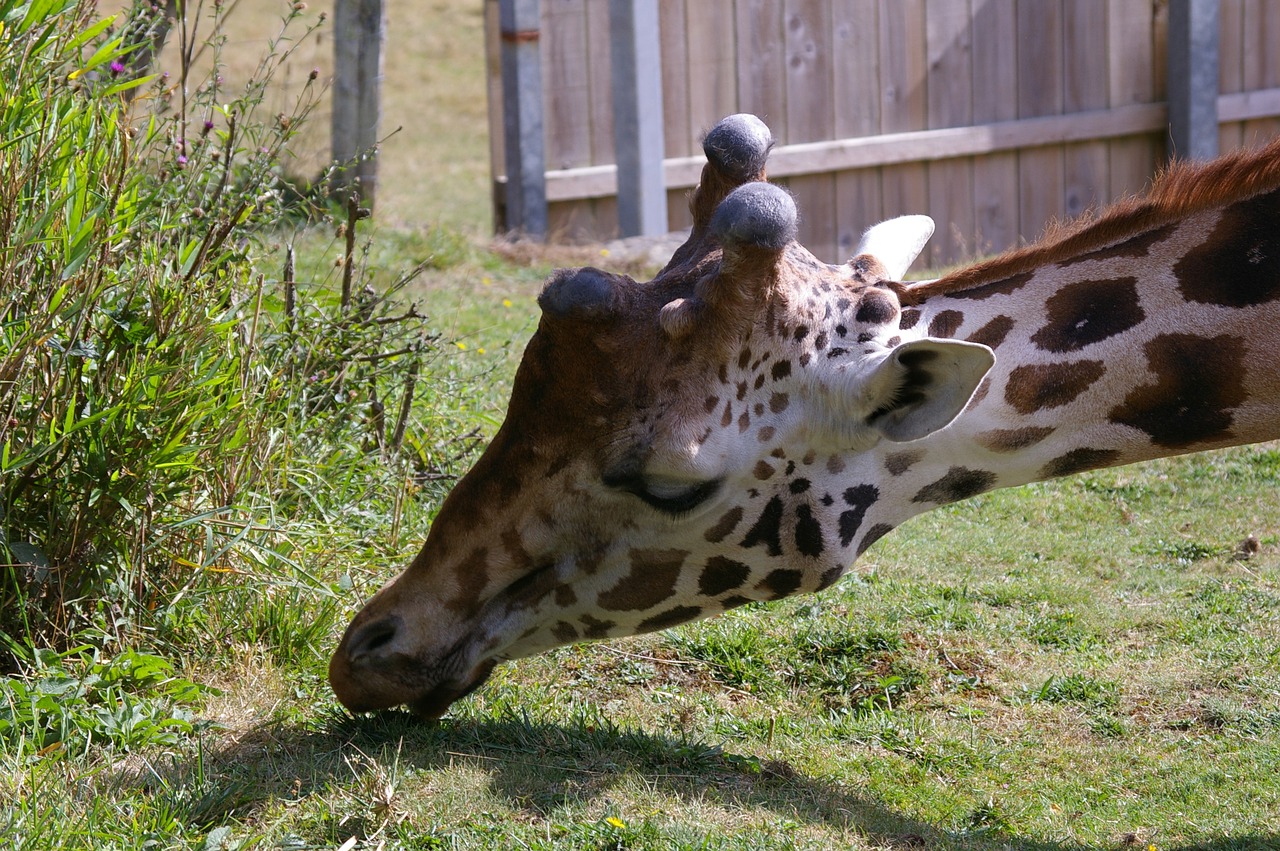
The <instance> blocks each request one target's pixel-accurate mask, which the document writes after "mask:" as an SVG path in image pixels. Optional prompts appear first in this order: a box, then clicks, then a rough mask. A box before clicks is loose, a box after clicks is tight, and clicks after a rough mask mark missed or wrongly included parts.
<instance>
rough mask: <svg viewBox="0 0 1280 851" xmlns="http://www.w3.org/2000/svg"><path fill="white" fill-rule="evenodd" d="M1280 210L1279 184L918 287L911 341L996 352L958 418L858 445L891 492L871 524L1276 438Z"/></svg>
mask: <svg viewBox="0 0 1280 851" xmlns="http://www.w3.org/2000/svg"><path fill="white" fill-rule="evenodd" d="M1277 220H1280V191H1274V190H1273V191H1271V192H1269V193H1264V194H1262V195H1260V196H1256V197H1253V198H1250V199H1247V200H1244V201H1236V202H1233V203H1230V204H1228V205H1226V206H1223V207H1220V208H1216V209H1207V210H1202V211H1200V212H1197V213H1194V214H1192V215H1190V216H1188V217H1186V218H1183V219H1181V220H1178V221H1173V222H1166V223H1163V224H1158V225H1156V226H1153V227H1149V228H1146V229H1139V231H1138V232H1137V233H1129V234H1126V235H1123V236H1121V237H1119V238H1117V239H1115V240H1113V241H1111V242H1110V243H1108V244H1105V245H1102V246H1097V247H1093V248H1091V249H1090V250H1088V251H1086V252H1083V253H1081V254H1079V255H1077V256H1069V257H1065V258H1061V259H1056V260H1051V261H1047V262H1039V263H1037V264H1035V265H1033V266H1031V267H1030V268H1026V264H1025V262H1024V263H1022V265H1021V266H1018V265H1013V266H1009V265H1006V266H1001V265H999V264H995V265H993V266H991V267H990V268H989V270H988V271H987V272H986V273H985V274H984V275H983V276H982V277H980V278H978V279H977V280H972V281H966V282H965V283H964V285H963V286H960V287H957V286H956V284H955V282H953V281H948V280H947V279H945V278H944V279H942V280H941V281H939V282H936V283H934V284H927V285H924V286H923V287H921V288H920V289H919V291H917V292H913V293H911V296H912V298H914V300H916V301H917V302H918V303H917V304H916V305H915V306H913V307H908V308H907V309H906V310H905V311H904V313H903V318H902V322H901V324H902V328H903V336H904V339H909V338H911V337H912V336H926V335H927V336H934V337H952V338H955V339H961V340H969V341H973V342H980V343H984V344H985V345H988V346H990V347H991V348H992V349H993V350H994V351H995V353H996V365H995V367H994V368H993V369H992V371H991V372H990V374H989V375H988V377H987V378H986V380H985V381H984V382H983V384H982V385H981V386H980V387H979V389H978V391H977V393H976V394H975V396H974V398H973V400H972V401H971V402H970V404H969V406H968V408H967V409H966V410H965V412H964V413H963V414H961V416H960V417H958V418H957V420H956V421H955V422H954V423H953V424H952V425H951V426H949V427H948V428H946V429H943V430H942V431H940V432H938V433H936V434H934V435H931V436H930V437H929V438H927V439H925V440H921V441H915V442H913V443H904V444H889V443H884V444H881V445H880V446H879V447H878V448H877V451H875V452H872V453H869V454H868V456H867V458H866V459H865V460H864V461H863V462H862V463H863V464H864V465H866V468H865V469H862V470H860V471H859V472H858V473H857V474H856V475H860V476H863V477H865V478H866V480H867V481H869V482H870V481H875V480H877V479H879V480H883V479H884V477H885V474H886V473H887V474H889V476H890V477H891V478H892V479H893V480H894V485H893V487H892V488H891V490H892V492H893V493H894V494H896V495H897V496H896V498H890V499H886V500H881V501H880V502H878V503H877V505H876V506H875V509H874V511H873V514H875V515H879V516H875V517H873V516H868V518H867V521H868V525H869V526H876V525H877V524H878V526H879V527H892V526H893V525H897V524H898V523H900V522H902V520H905V519H906V518H907V517H909V516H912V515H914V514H917V513H920V512H922V511H925V510H928V509H930V508H933V507H936V506H938V505H940V504H945V503H948V502H953V501H956V500H958V499H963V498H965V497H968V496H972V495H974V494H976V493H980V492H984V491H987V490H992V489H995V488H1000V487H1010V486H1015V485H1021V484H1026V483H1028V482H1034V481H1040V480H1044V479H1050V478H1054V477H1057V476H1064V475H1069V474H1072V473H1078V472H1082V471H1085V470H1090V469H1096V468H1100V467H1111V466H1117V465H1122V464H1129V463H1133V462H1137V461H1143V460H1148V459H1152V458H1158V457H1164V456H1170V455H1178V454H1182V453H1186V452H1194V451H1199V450H1204V449H1213V448H1219V447H1225V446H1233V445H1239V444H1246V443H1255V442H1260V441H1264V440H1271V439H1275V438H1280V375H1278V374H1277V373H1278V372H1280V370H1277V368H1276V365H1277V359H1278V358H1280V235H1277V234H1276V233H1275V229H1274V227H1269V226H1268V225H1267V223H1268V222H1275V221H1277ZM1015 259H1018V258H1015ZM934 293H936V294H934ZM885 531H887V529H885ZM873 539H874V537H873ZM861 548H865V547H860V549H861Z"/></svg>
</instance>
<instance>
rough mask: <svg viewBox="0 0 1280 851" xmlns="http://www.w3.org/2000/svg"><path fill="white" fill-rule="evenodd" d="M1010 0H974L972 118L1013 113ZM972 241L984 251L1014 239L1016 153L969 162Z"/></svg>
mask: <svg viewBox="0 0 1280 851" xmlns="http://www.w3.org/2000/svg"><path fill="white" fill-rule="evenodd" d="M1016 12H1017V9H1016V6H1015V0H974V6H973V120H974V121H975V122H979V123H986V122H996V121H1010V120H1012V119H1015V118H1017V117H1018V88H1017V80H1018V76H1017V72H1018V29H1017V18H1016ZM973 193H974V198H973V221H974V227H973V233H972V234H971V237H970V238H971V239H972V240H973V245H972V246H971V247H970V250H971V251H972V253H974V254H983V253H987V252H990V251H993V250H996V249H1000V248H1005V247H1007V246H1011V245H1016V244H1017V241H1018V155H1017V154H1016V153H1006V152H1000V153H993V154H989V155H986V156H978V157H975V158H974V161H973Z"/></svg>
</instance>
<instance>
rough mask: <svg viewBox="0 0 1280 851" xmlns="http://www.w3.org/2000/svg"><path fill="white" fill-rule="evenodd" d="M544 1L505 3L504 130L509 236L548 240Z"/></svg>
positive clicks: (502, 15)
mask: <svg viewBox="0 0 1280 851" xmlns="http://www.w3.org/2000/svg"><path fill="white" fill-rule="evenodd" d="M540 5H541V4H540V3H539V0H502V2H501V6H500V8H499V16H498V25H499V30H500V37H501V39H502V104H503V106H502V130H503V137H504V146H503V147H504V148H505V151H506V162H507V188H506V196H507V198H506V200H507V209H506V213H507V220H506V226H507V229H508V230H510V231H514V232H516V233H519V234H522V235H524V236H528V237H533V238H536V239H545V238H546V236H547V178H546V170H547V169H546V151H545V144H546V143H545V140H544V138H543V129H542V59H541V56H540V55H539V41H540V38H541V28H540V24H541V20H540V17H541V15H540V8H539V7H540Z"/></svg>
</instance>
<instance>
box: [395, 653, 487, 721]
mask: <svg viewBox="0 0 1280 851" xmlns="http://www.w3.org/2000/svg"><path fill="white" fill-rule="evenodd" d="M497 665H498V660H497V659H486V660H485V661H483V662H481V663H480V665H479V667H477V668H476V670H475V673H473V674H472V676H471V677H470V678H469V679H468V680H466V681H464V682H457V681H450V682H443V683H440V684H439V685H437V686H435V687H434V688H432V689H431V690H430V691H428V692H427V693H426V694H424V695H422V696H421V697H419V698H417V699H416V700H414V701H413V702H412V703H410V704H409V710H410V711H411V712H412V713H413V714H414V715H416V716H418V717H419V718H421V719H422V720H424V721H435V720H436V719H438V718H440V717H441V716H442V715H444V714H445V712H447V711H448V710H449V707H450V706H452V705H453V704H454V703H457V702H458V701H459V700H461V699H462V698H464V697H466V696H467V695H469V694H471V692H473V691H475V690H476V689H478V688H480V686H482V685H484V683H485V681H486V680H488V679H489V677H490V675H491V674H493V669H494V668H495V667H497Z"/></svg>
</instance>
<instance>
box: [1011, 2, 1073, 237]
mask: <svg viewBox="0 0 1280 851" xmlns="http://www.w3.org/2000/svg"><path fill="white" fill-rule="evenodd" d="M1062 30H1063V21H1062V3H1061V2H1060V0H1038V1H1037V2H1035V3H1025V2H1024V3H1020V4H1019V5H1018V117H1019V118H1033V117H1036V116H1042V115H1059V114H1061V113H1062V92H1063V86H1062V71H1063V68H1062V37H1063V31H1062ZM1062 186H1063V177H1062V149H1061V147H1059V146H1047V147H1044V148H1035V149H1032V150H1026V151H1022V152H1021V153H1019V154H1018V232H1019V233H1020V234H1021V236H1022V238H1023V239H1024V240H1031V239H1034V238H1035V237H1036V236H1038V235H1039V234H1040V233H1041V232H1042V231H1043V230H1044V227H1045V225H1046V224H1047V223H1048V222H1050V221H1052V220H1054V219H1056V218H1059V217H1061V216H1062Z"/></svg>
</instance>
